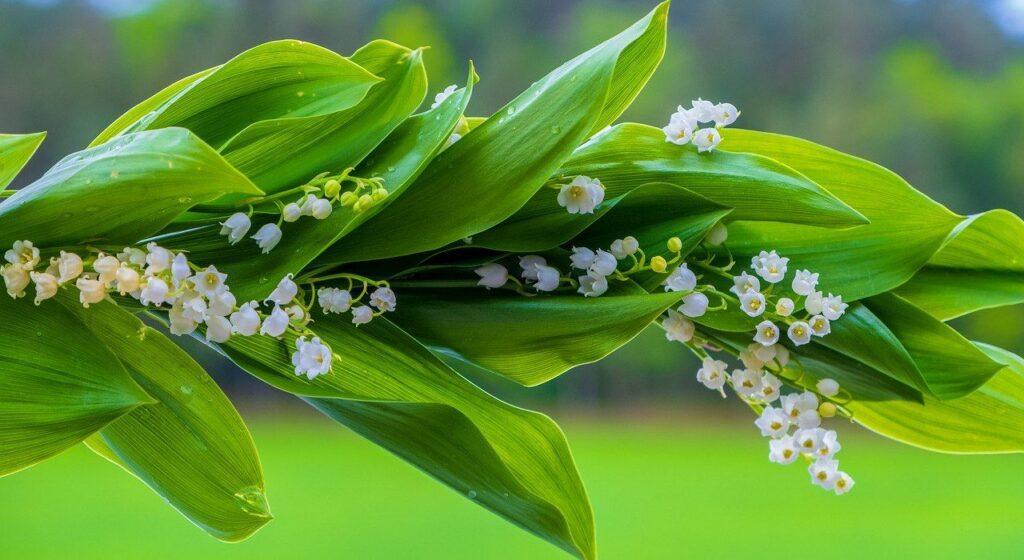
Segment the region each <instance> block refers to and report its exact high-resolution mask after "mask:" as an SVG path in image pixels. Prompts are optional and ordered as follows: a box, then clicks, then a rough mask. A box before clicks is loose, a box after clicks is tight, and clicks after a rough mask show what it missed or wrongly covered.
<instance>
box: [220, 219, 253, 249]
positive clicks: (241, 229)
mask: <svg viewBox="0 0 1024 560" xmlns="http://www.w3.org/2000/svg"><path fill="white" fill-rule="evenodd" d="M220 225H221V228H220V234H221V235H226V236H228V243H230V244H232V245H234V244H235V243H238V242H239V241H241V240H242V238H244V237H245V234H247V233H249V228H251V227H252V220H250V219H249V215H248V214H246V213H245V212H236V213H234V214H232V215H231V216H229V217H228V219H227V220H224V221H223V222H221V223H220Z"/></svg>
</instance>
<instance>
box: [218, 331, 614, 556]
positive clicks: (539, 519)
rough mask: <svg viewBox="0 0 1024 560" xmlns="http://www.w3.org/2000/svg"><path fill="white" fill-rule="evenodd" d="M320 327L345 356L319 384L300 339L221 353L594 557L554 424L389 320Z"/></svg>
mask: <svg viewBox="0 0 1024 560" xmlns="http://www.w3.org/2000/svg"><path fill="white" fill-rule="evenodd" d="M313 330H314V331H315V332H316V334H317V335H318V336H319V337H320V338H321V339H323V340H324V342H326V343H327V344H329V345H330V346H331V348H333V349H334V351H335V352H337V353H338V354H339V356H340V357H339V359H338V360H337V361H336V362H335V363H334V366H333V370H332V372H331V373H330V374H328V375H325V376H320V377H318V378H316V379H315V380H313V381H311V382H306V381H304V378H301V379H300V378H298V377H296V376H295V374H294V371H293V368H292V366H291V358H290V356H291V349H292V348H294V341H293V340H282V341H277V340H272V339H269V338H267V337H248V338H245V337H234V338H232V340H231V341H230V342H229V343H227V344H226V345H222V347H221V348H222V349H223V350H224V351H225V352H226V353H227V354H228V356H230V357H231V359H232V360H234V361H235V363H237V364H238V365H239V366H241V367H242V368H243V369H245V370H246V371H248V372H250V373H252V374H253V375H255V376H257V377H259V378H260V379H262V380H264V381H266V382H267V383H270V384H271V385H273V386H275V387H278V388H280V389H282V390H285V391H290V392H293V393H296V394H299V395H304V396H315V397H320V399H318V400H317V402H316V406H317V407H318V408H321V409H324V410H325V412H327V413H328V414H329V415H331V416H332V417H335V418H336V419H339V421H343V422H344V423H346V424H348V425H351V426H353V428H354V429H356V431H357V432H358V433H360V434H363V435H366V436H367V437H370V439H371V440H373V441H375V442H377V443H379V444H381V445H383V446H385V447H386V448H387V449H389V450H390V451H392V452H394V453H396V454H397V455H399V456H401V457H403V458H405V459H406V460H409V461H410V462H412V463H414V464H415V465H416V466H418V467H419V468H421V469H423V470H425V471H427V472H429V473H431V474H432V475H433V476H435V477H436V478H438V479H439V480H441V481H442V482H445V483H446V484H448V485H450V486H452V487H453V488H454V489H455V490H457V491H459V492H460V493H462V494H463V495H466V496H467V497H470V498H471V499H476V498H480V499H476V501H477V503H479V504H480V505H482V506H484V507H487V508H488V509H491V510H492V511H494V512H495V513H497V514H499V515H501V516H503V517H505V518H506V519H509V520H510V521H512V522H513V523H516V524H518V525H520V526H521V527H523V528H525V529H527V530H529V531H532V532H534V533H536V534H538V535H539V536H541V537H543V538H545V539H547V540H549V541H551V542H552V543H554V544H556V545H557V546H560V547H562V548H564V549H566V550H569V551H572V552H574V553H576V554H577V555H579V556H581V557H583V558H593V557H594V533H593V517H592V512H591V509H590V503H589V501H588V500H587V496H586V492H585V490H584V489H583V484H582V482H581V481H580V479H579V474H578V473H577V472H576V467H575V464H574V462H573V459H572V455H571V453H570V451H569V448H568V445H567V444H566V442H565V439H564V436H563V434H562V433H561V431H560V430H559V429H558V427H557V426H556V425H555V424H554V423H553V422H552V421H551V420H550V419H549V418H547V417H546V416H543V415H541V414H537V413H535V412H530V411H527V410H523V409H520V408H517V407H514V406H511V405H508V404H506V403H504V402H502V401H500V400H498V399H495V398H494V397H492V396H491V395H489V394H487V393H485V392H484V391H482V390H480V389H478V388H477V387H476V386H474V385H473V384H472V383H470V382H469V381H467V380H466V379H464V378H463V377H461V376H459V375H458V374H457V373H455V372H454V371H452V370H451V369H450V368H448V367H447V366H445V365H444V364H443V363H441V362H440V361H439V360H438V359H437V358H436V357H435V356H434V355H432V354H431V353H430V351H428V350H427V349H426V348H425V347H423V346H421V345H420V344H419V343H417V342H416V341H415V340H414V339H412V338H411V337H410V336H409V335H407V334H406V333H405V332H403V331H402V330H400V329H399V328H397V327H395V326H394V325H393V324H391V323H390V322H389V321H388V320H387V319H384V318H377V319H374V321H373V322H372V323H370V324H368V325H362V326H360V327H356V326H354V325H352V324H351V323H350V322H349V321H347V320H345V319H344V318H338V317H325V316H317V317H316V322H315V323H313ZM321 399H322V400H321ZM335 399H344V400H343V401H342V400H335ZM346 401H354V402H346ZM343 417H344V418H345V420H341V418H343ZM440 440H444V441H448V442H460V444H462V445H465V446H466V447H462V445H460V449H462V451H461V452H460V453H461V454H462V455H461V457H460V456H455V457H451V456H448V455H440V456H439V450H440V449H445V448H446V447H442V448H438V447H434V446H433V445H425V443H424V442H425V441H440ZM446 445H448V446H450V445H454V444H453V443H449V444H446ZM459 458H462V459H463V460H461V461H457V460H456V459H459ZM495 492H497V493H495ZM484 494H486V495H484ZM506 494H507V495H506Z"/></svg>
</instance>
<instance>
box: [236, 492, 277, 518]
mask: <svg viewBox="0 0 1024 560" xmlns="http://www.w3.org/2000/svg"><path fill="white" fill-rule="evenodd" d="M235 503H237V504H238V507H240V508H242V511H244V512H246V513H250V514H253V515H258V516H261V517H266V516H269V515H270V507H269V506H268V505H267V497H266V496H265V495H264V494H263V492H262V491H261V490H260V489H259V488H256V487H254V486H249V487H246V488H243V489H241V490H239V491H238V492H236V493H235Z"/></svg>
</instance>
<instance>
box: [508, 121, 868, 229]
mask: <svg viewBox="0 0 1024 560" xmlns="http://www.w3.org/2000/svg"><path fill="white" fill-rule="evenodd" d="M723 145H724V144H723ZM576 175H586V176H589V177H596V178H598V179H600V180H601V182H602V183H603V184H604V186H605V189H606V191H605V199H606V200H613V199H615V198H616V197H618V196H620V195H622V194H623V193H626V192H629V191H631V190H632V189H634V188H636V187H637V186H639V185H642V184H645V183H652V182H665V183H672V184H675V185H678V186H680V187H684V188H687V189H690V190H692V191H693V192H696V193H697V194H700V195H702V196H704V197H707V198H708V199H711V200H713V201H715V202H717V203H719V204H721V205H723V206H728V207H730V208H734V211H733V215H732V216H731V217H730V219H732V220H767V221H786V222H792V223H801V224H812V225H820V226H831V227H848V226H854V225H859V224H863V223H865V219H864V218H863V217H862V216H861V215H860V214H858V213H857V212H856V211H855V210H853V209H852V208H850V207H849V206H847V205H846V204H845V203H843V202H842V201H840V200H839V199H837V198H836V197H834V196H832V195H831V194H830V193H828V192H827V191H825V190H824V189H822V188H821V187H819V186H818V185H817V184H816V183H814V182H813V181H811V180H810V179H808V178H807V177H805V176H803V175H801V174H800V173H797V172H796V171H794V170H793V169H790V168H789V167H786V166H785V165H782V164H780V163H778V162H776V161H773V160H771V159H769V158H766V157H762V156H758V155H753V154H741V153H730V152H724V151H716V152H713V153H710V154H699V153H697V150H696V149H694V148H693V147H691V146H677V145H675V144H671V143H669V142H666V141H665V134H664V133H663V132H662V131H661V130H658V129H657V128H654V127H650V126H646V125H641V124H634V123H625V124H620V125H617V126H615V127H613V128H611V129H610V130H607V131H605V132H602V133H600V134H598V135H597V136H595V137H594V138H592V139H591V140H590V141H588V142H587V143H586V144H584V145H583V146H581V147H580V148H579V149H578V150H576V152H575V153H573V155H572V157H571V158H570V159H569V160H568V161H567V162H566V163H565V165H563V166H562V168H561V169H560V170H559V172H558V176H560V177H573V176H576ZM546 214H550V215H554V216H562V217H563V219H565V216H566V215H568V213H567V212H566V211H565V209H564V208H562V207H561V206H559V205H558V200H557V197H556V196H555V195H554V194H553V193H552V192H550V191H548V190H541V191H540V192H538V193H537V194H535V195H534V196H533V198H532V199H530V201H529V202H528V203H527V204H526V206H524V207H523V208H522V209H521V210H519V211H518V212H516V213H515V214H514V215H512V216H511V217H509V218H508V219H507V220H506V221H505V222H504V223H502V224H500V225H498V226H497V227H496V228H494V229H493V230H492V231H491V232H488V234H491V233H492V232H493V234H494V235H499V234H500V232H502V231H503V230H504V229H506V228H514V227H515V225H516V224H518V223H519V222H521V221H523V220H529V219H535V217H537V216H542V215H546Z"/></svg>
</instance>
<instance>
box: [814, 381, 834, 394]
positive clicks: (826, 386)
mask: <svg viewBox="0 0 1024 560" xmlns="http://www.w3.org/2000/svg"><path fill="white" fill-rule="evenodd" d="M815 388H817V389H818V392H819V393H821V395H822V396H824V397H834V396H836V395H838V394H839V382H838V381H836V380H835V379H832V378H829V377H826V378H824V379H822V380H820V381H818V383H817V385H815Z"/></svg>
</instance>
